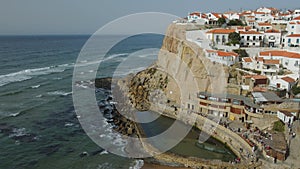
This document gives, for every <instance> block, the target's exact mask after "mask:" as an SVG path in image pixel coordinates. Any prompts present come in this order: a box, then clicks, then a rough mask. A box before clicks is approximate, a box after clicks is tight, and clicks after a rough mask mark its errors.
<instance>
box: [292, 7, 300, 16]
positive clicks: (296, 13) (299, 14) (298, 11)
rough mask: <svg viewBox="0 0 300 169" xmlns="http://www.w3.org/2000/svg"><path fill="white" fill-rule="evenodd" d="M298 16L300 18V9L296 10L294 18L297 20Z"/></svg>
mask: <svg viewBox="0 0 300 169" xmlns="http://www.w3.org/2000/svg"><path fill="white" fill-rule="evenodd" d="M298 16H300V9H296V10H295V11H294V14H293V17H294V18H296V17H298Z"/></svg>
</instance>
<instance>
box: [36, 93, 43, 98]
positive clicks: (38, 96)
mask: <svg viewBox="0 0 300 169" xmlns="http://www.w3.org/2000/svg"><path fill="white" fill-rule="evenodd" d="M35 97H36V98H41V97H43V95H41V94H39V95H37V96H35Z"/></svg>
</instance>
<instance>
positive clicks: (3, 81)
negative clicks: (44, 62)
mask: <svg viewBox="0 0 300 169" xmlns="http://www.w3.org/2000/svg"><path fill="white" fill-rule="evenodd" d="M71 65H72V64H63V65H57V66H49V67H43V68H35V69H26V70H22V71H19V72H14V73H9V74H5V75H0V86H4V85H7V84H10V83H13V82H21V81H25V80H29V79H32V78H33V77H34V76H41V75H48V74H51V73H60V72H64V71H65V70H66V68H67V67H70V66H71Z"/></svg>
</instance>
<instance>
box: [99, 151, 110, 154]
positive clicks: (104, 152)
mask: <svg viewBox="0 0 300 169" xmlns="http://www.w3.org/2000/svg"><path fill="white" fill-rule="evenodd" d="M105 154H109V153H108V151H106V150H103V151H102V152H101V153H100V155H105Z"/></svg>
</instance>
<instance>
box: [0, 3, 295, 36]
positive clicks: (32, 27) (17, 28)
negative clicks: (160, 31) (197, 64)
mask: <svg viewBox="0 0 300 169" xmlns="http://www.w3.org/2000/svg"><path fill="white" fill-rule="evenodd" d="M260 6H273V7H276V8H279V9H285V8H286V9H295V8H300V1H299V0H285V1H284V0H0V34H1V35H10V34H92V33H94V32H95V31H97V30H98V29H99V28H100V27H102V26H103V25H105V24H106V23H108V22H110V21H112V20H114V19H117V18H119V17H122V16H125V15H128V14H132V13H137V12H164V13H170V14H173V15H177V16H186V15H187V13H188V12H190V11H204V12H211V11H216V12H218V11H220V12H224V11H227V10H229V9H235V10H240V9H241V8H242V9H256V8H258V7H260Z"/></svg>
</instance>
